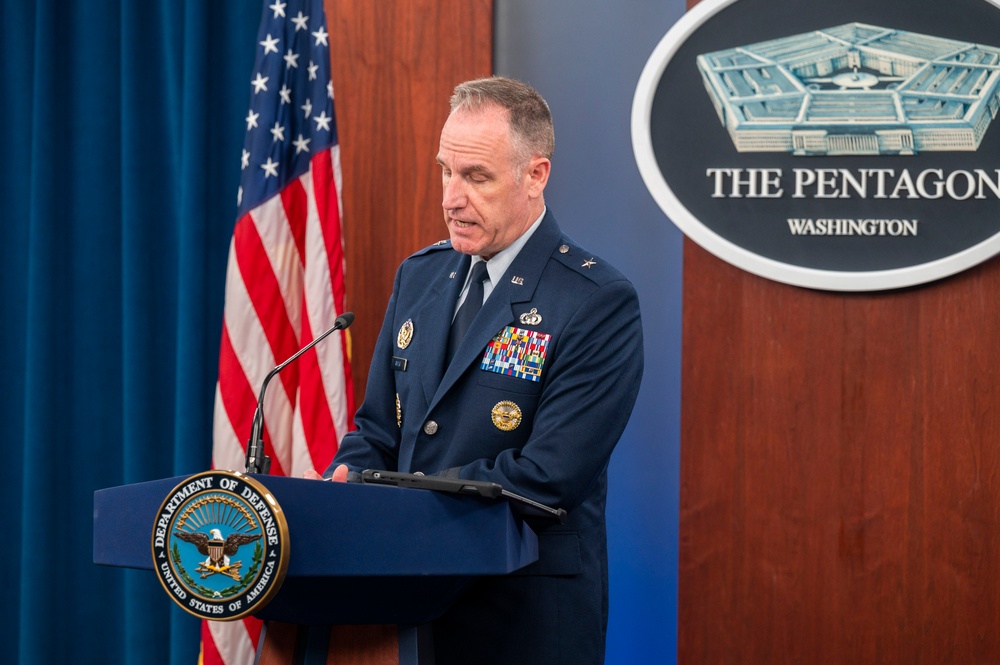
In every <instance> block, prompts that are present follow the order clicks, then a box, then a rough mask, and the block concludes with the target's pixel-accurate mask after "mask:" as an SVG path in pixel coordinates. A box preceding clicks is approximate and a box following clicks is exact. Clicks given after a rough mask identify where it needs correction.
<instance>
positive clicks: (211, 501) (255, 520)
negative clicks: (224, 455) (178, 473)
mask: <svg viewBox="0 0 1000 665" xmlns="http://www.w3.org/2000/svg"><path fill="white" fill-rule="evenodd" d="M152 546H153V569H154V570H155V571H156V575H157V577H158V578H159V580H160V584H162V585H163V588H164V590H166V592H167V595H169V596H170V597H171V598H172V599H173V600H174V602H175V603H177V604H178V605H180V606H181V607H182V608H184V610H186V611H187V612H189V613H191V614H193V615H195V616H197V617H199V618H201V619H211V620H213V621H232V620H235V619H241V618H243V617H245V616H247V615H249V614H251V613H252V612H255V611H257V610H260V609H262V608H263V607H264V606H265V605H266V604H267V603H268V602H269V601H270V600H271V599H272V598H273V597H274V595H275V594H276V593H277V592H278V589H279V588H280V587H281V583H282V581H283V580H284V577H285V572H286V570H287V569H288V554H289V543H288V525H287V523H286V521H285V516H284V514H283V513H282V512H281V507H280V506H279V505H278V502H277V501H276V500H275V499H274V497H273V496H272V495H271V493H270V492H269V491H268V490H267V488H265V487H264V486H263V485H262V484H260V483H259V482H257V481H256V480H254V479H253V478H250V477H249V476H246V475H243V474H241V473H235V472H232V471H208V472H205V473H200V474H197V475H194V476H191V477H190V478H187V479H186V480H184V482H182V483H181V484H179V485H178V486H177V487H175V488H174V489H173V490H172V491H171V492H170V493H169V494H168V495H167V497H166V499H164V501H163V504H162V505H161V506H160V509H159V510H158V511H157V513H156V520H155V523H154V524H153V537H152Z"/></svg>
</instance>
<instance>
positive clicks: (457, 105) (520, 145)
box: [451, 76, 556, 167]
mask: <svg viewBox="0 0 1000 665" xmlns="http://www.w3.org/2000/svg"><path fill="white" fill-rule="evenodd" d="M490 106H497V107H500V108H501V109H504V110H505V111H507V121H508V124H509V125H510V132H511V141H512V143H513V148H514V159H515V161H517V162H519V167H520V166H523V165H526V164H527V163H528V162H529V161H530V160H531V158H532V157H535V156H541V157H545V158H546V159H551V158H552V153H553V152H554V151H555V147H556V135H555V129H554V128H553V126H552V112H551V111H550V110H549V105H548V104H547V103H546V101H545V99H543V98H542V96H541V95H540V94H538V91H537V90H535V89H534V88H532V87H531V86H530V85H527V84H526V83H521V82H520V81H516V80H514V79H511V78H507V77H505V76H491V77H487V78H481V79H475V80H473V81H466V82H465V83H460V84H458V85H457V86H456V87H455V92H454V93H453V94H452V96H451V112H452V113H454V112H455V111H457V110H459V109H468V110H473V111H479V110H483V109H485V108H488V107H490Z"/></svg>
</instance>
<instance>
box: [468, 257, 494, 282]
mask: <svg viewBox="0 0 1000 665" xmlns="http://www.w3.org/2000/svg"><path fill="white" fill-rule="evenodd" d="M489 276H490V275H489V273H488V272H486V261H476V265H474V266H472V277H471V278H470V279H469V282H470V283H479V284H482V283H483V282H485V281H486V279H487V278H488V277H489Z"/></svg>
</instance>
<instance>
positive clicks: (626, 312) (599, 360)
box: [441, 279, 643, 510]
mask: <svg viewBox="0 0 1000 665" xmlns="http://www.w3.org/2000/svg"><path fill="white" fill-rule="evenodd" d="M552 360H553V363H552V365H551V366H550V367H549V368H548V372H549V378H548V382H547V383H546V385H545V386H544V388H543V391H542V395H541V398H540V400H539V404H538V409H537V411H536V413H535V418H534V420H533V422H532V424H531V425H532V429H531V433H530V435H529V438H528V440H527V441H526V443H525V445H524V446H523V447H521V448H520V449H508V450H505V451H503V452H502V453H501V454H500V455H498V456H497V457H496V458H494V459H477V460H474V461H472V462H471V463H468V464H465V465H463V466H461V467H456V468H451V469H446V470H444V471H442V472H441V475H444V476H447V477H457V478H464V479H472V480H487V481H492V482H497V483H500V484H501V485H502V486H503V487H504V488H505V489H507V490H510V491H513V492H515V493H518V494H522V495H524V496H527V497H529V498H532V499H534V500H536V501H540V502H541V503H544V504H547V505H552V506H558V507H562V508H565V509H567V510H572V509H573V508H574V507H576V506H577V505H578V504H580V503H581V502H582V501H583V500H584V499H585V498H586V497H587V495H588V494H589V493H590V491H591V488H592V487H593V485H594V483H595V482H596V481H597V479H598V477H599V476H600V475H601V474H602V473H603V472H604V470H605V468H606V466H607V463H608V460H609V459H610V457H611V452H612V451H613V450H614V447H615V445H616V444H617V442H618V439H619V438H620V437H621V434H622V431H623V430H624V429H625V425H626V423H627V422H628V419H629V416H630V415H631V413H632V407H633V406H634V404H635V399H636V395H637V394H638V390H639V383H640V381H641V378H642V370H643V342H642V322H641V319H640V314H639V301H638V298H637V296H636V293H635V289H634V288H633V287H632V285H631V284H630V283H629V282H628V281H627V280H624V279H621V280H617V281H613V282H610V283H608V284H605V285H603V286H602V287H601V288H599V289H596V290H595V291H594V292H593V293H592V294H591V295H590V296H589V297H588V298H587V299H586V300H585V301H584V302H583V303H582V304H581V306H580V307H579V309H578V310H577V311H576V313H575V314H574V315H573V316H572V318H571V320H570V322H569V323H568V324H567V326H566V328H565V330H564V331H563V334H562V336H561V338H560V339H559V345H558V348H557V350H556V356H555V357H554V358H553V359H552Z"/></svg>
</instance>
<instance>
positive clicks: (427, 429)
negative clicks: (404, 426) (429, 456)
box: [424, 420, 438, 436]
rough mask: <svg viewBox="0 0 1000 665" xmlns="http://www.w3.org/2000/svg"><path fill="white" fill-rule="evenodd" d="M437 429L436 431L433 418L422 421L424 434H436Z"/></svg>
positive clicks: (436, 425) (436, 427) (436, 426)
mask: <svg viewBox="0 0 1000 665" xmlns="http://www.w3.org/2000/svg"><path fill="white" fill-rule="evenodd" d="M437 431H438V424H437V423H436V422H434V421H433V420H428V421H427V422H425V423H424V434H426V435H428V436H434V435H435V434H437Z"/></svg>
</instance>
